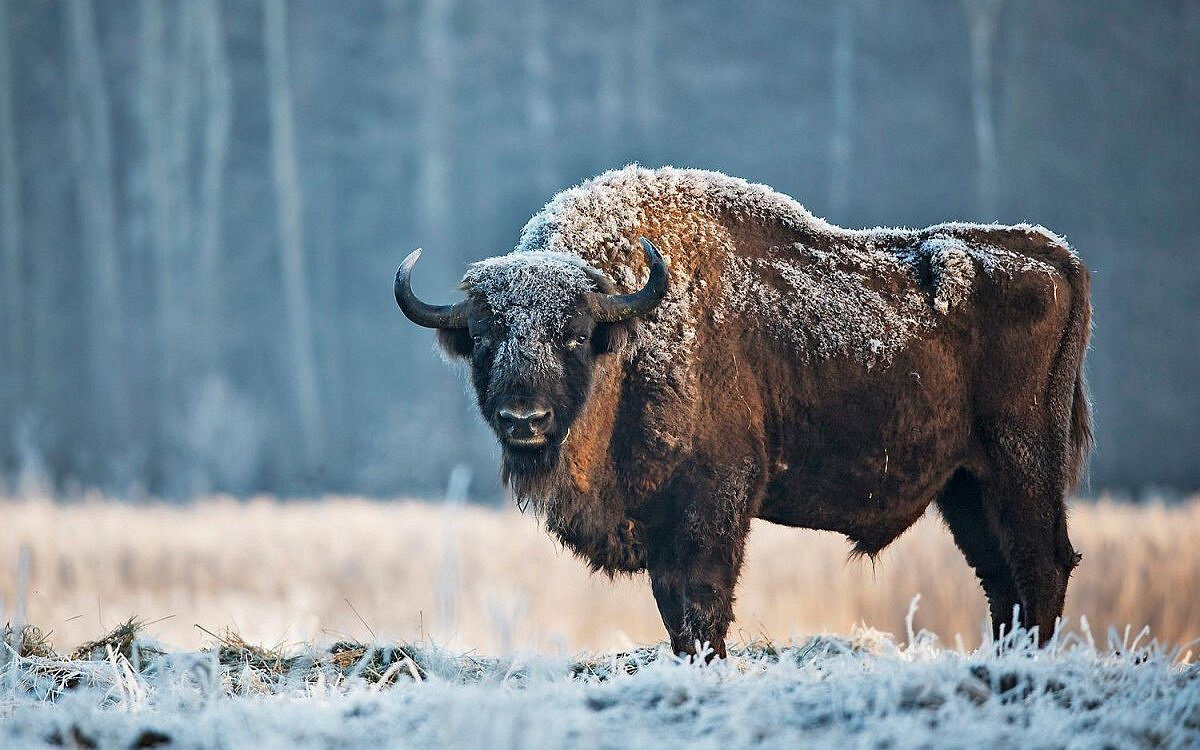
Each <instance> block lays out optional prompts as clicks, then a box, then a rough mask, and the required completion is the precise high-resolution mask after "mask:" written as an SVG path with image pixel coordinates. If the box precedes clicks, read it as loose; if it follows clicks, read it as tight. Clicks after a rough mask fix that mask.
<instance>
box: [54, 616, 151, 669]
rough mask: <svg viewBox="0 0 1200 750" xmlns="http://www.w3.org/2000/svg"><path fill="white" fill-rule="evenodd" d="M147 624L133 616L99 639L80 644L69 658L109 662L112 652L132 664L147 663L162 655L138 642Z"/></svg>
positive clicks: (71, 659) (72, 659)
mask: <svg viewBox="0 0 1200 750" xmlns="http://www.w3.org/2000/svg"><path fill="white" fill-rule="evenodd" d="M147 624H148V623H146V622H145V621H143V620H139V619H138V618H137V617H136V616H132V617H130V618H129V619H128V620H126V621H125V622H123V623H121V624H120V625H117V626H116V627H115V628H113V629H112V630H110V631H108V632H107V633H105V634H104V635H102V636H100V637H99V638H97V639H95V640H92V641H87V642H85V643H81V644H79V646H77V647H76V648H75V650H74V651H72V652H71V653H70V654H69V655H68V657H67V658H68V659H69V660H70V661H107V660H108V659H109V658H110V657H109V651H110V650H111V651H112V653H114V654H117V655H120V656H124V657H125V658H126V659H128V660H129V661H130V662H134V663H137V662H141V663H147V662H149V661H150V660H153V658H154V657H157V656H159V655H161V654H162V651H161V650H160V649H158V648H155V647H154V646H151V645H148V644H146V643H139V642H138V635H139V634H140V633H141V632H142V630H144V629H145V627H146V625H147Z"/></svg>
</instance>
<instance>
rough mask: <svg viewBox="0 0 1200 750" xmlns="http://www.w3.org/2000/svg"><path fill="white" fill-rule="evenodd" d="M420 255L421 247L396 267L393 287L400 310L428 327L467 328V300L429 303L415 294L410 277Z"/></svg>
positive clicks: (414, 320) (415, 321) (418, 323)
mask: <svg viewBox="0 0 1200 750" xmlns="http://www.w3.org/2000/svg"><path fill="white" fill-rule="evenodd" d="M420 257H421V251H420V249H417V250H413V251H412V252H411V253H410V254H409V256H408V257H407V258H405V259H404V262H403V263H401V264H400V268H398V269H396V283H395V285H394V286H393V289H394V291H395V292H396V304H397V305H400V311H401V312H403V313H404V315H405V317H407V318H408V319H409V320H411V321H412V322H414V323H416V324H417V325H419V326H424V327H426V328H466V327H467V306H468V303H467V300H463V301H462V302H459V303H458V304H455V305H427V304H425V303H424V302H422V301H421V300H419V299H417V295H415V294H413V290H412V284H410V283H409V277H410V276H412V269H413V266H415V265H416V264H417V258H420Z"/></svg>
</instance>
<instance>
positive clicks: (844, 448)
mask: <svg viewBox="0 0 1200 750" xmlns="http://www.w3.org/2000/svg"><path fill="white" fill-rule="evenodd" d="M960 357H961V353H960V352H958V351H956V350H955V348H953V347H951V346H949V345H948V344H947V343H946V342H945V341H942V340H939V339H934V340H927V341H922V342H919V343H917V344H916V345H914V346H912V347H910V348H909V349H908V350H907V351H906V352H905V353H904V354H902V355H901V356H899V357H897V359H896V360H894V361H893V362H892V363H890V364H889V365H888V366H887V367H883V368H873V369H870V370H867V369H864V368H862V367H861V366H860V365H856V364H855V363H851V362H845V361H830V362H827V363H823V364H821V365H819V366H817V367H813V368H805V371H804V372H802V373H799V374H798V378H799V379H800V381H801V382H800V387H799V388H798V390H799V393H798V394H797V398H796V399H795V402H794V404H792V405H791V407H792V408H790V409H788V408H786V407H785V409H784V410H783V412H782V413H781V414H780V415H779V424H778V426H777V432H778V445H779V450H778V451H777V456H778V458H777V460H776V461H775V466H774V467H773V468H774V471H773V472H772V478H771V482H770V484H769V486H768V489H767V495H766V497H765V498H764V502H763V505H762V507H761V509H760V512H759V517H761V518H763V519H765V520H768V521H772V522H774V523H780V524H784V525H788V526H800V527H805V528H814V529H826V530H830V531H836V532H840V533H843V534H846V535H847V536H849V537H850V538H851V539H852V540H854V541H855V542H856V543H857V544H858V549H859V550H861V551H865V552H868V553H872V552H875V551H878V550H879V549H882V548H883V547H885V546H886V545H887V544H888V543H890V542H891V541H892V540H893V539H895V538H896V537H897V536H898V535H899V534H900V533H901V532H903V531H904V530H905V529H907V528H908V527H909V526H911V525H912V523H913V522H915V521H916V520H917V518H919V517H920V516H921V514H922V513H923V512H924V510H925V508H926V507H927V506H928V505H929V503H930V502H931V501H932V499H933V497H934V495H935V494H936V493H937V492H938V490H940V489H941V488H942V486H944V485H945V483H946V482H947V481H948V480H949V478H950V476H951V474H952V473H953V472H954V470H955V468H956V467H957V466H959V465H960V464H961V463H962V462H963V461H964V459H965V458H966V453H967V449H968V448H967V446H968V443H969V436H970V424H971V419H970V412H969V406H968V395H967V388H966V384H965V378H964V377H963V367H962V364H961V362H960ZM818 394H819V398H818V397H817V395H818Z"/></svg>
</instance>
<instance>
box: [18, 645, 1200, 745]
mask: <svg viewBox="0 0 1200 750" xmlns="http://www.w3.org/2000/svg"><path fill="white" fill-rule="evenodd" d="M1082 633H1083V634H1082V635H1080V634H1069V635H1066V636H1062V637H1059V638H1058V639H1056V641H1055V642H1054V644H1053V645H1052V646H1051V647H1050V648H1048V649H1046V650H1038V649H1035V648H1032V647H1031V646H1030V645H1029V642H1028V639H1027V638H1025V636H1024V634H1021V633H1018V634H1017V636H1016V637H1015V638H1012V639H1010V640H1009V641H1008V642H1007V643H1005V644H1001V645H1000V646H996V645H991V646H988V647H985V648H984V649H981V650H979V651H970V652H967V651H962V650H959V649H950V648H945V647H943V646H941V645H939V644H938V643H937V642H936V639H934V638H933V637H932V636H930V635H928V634H926V633H919V634H917V635H916V636H915V637H910V638H909V639H908V640H909V642H910V643H911V645H908V646H902V645H898V644H897V642H896V641H895V640H894V639H893V638H891V637H890V636H887V635H885V634H881V633H878V632H877V631H872V630H861V631H858V632H856V633H855V634H853V635H851V636H850V637H849V638H841V637H835V636H819V637H815V638H810V639H808V640H806V641H802V642H798V643H795V644H792V645H789V646H786V647H779V648H776V647H775V646H773V645H771V644H767V643H759V644H757V645H753V646H746V647H743V648H740V649H734V650H733V654H732V656H731V658H730V659H729V660H727V661H724V662H714V663H712V664H709V665H707V666H705V665H703V664H700V663H687V662H684V661H682V660H679V659H677V658H675V657H673V656H671V655H670V654H668V653H666V652H665V651H664V650H662V649H661V648H658V649H643V650H639V651H635V652H632V653H626V654H612V655H599V656H592V657H585V658H576V659H566V658H547V657H539V656H531V655H524V656H514V657H510V658H504V659H480V658H473V657H471V656H469V655H467V656H463V655H453V654H450V653H448V652H446V651H444V650H441V649H438V648H436V647H432V646H425V647H413V646H404V647H397V646H392V647H388V648H375V647H370V646H366V647H364V646H363V645H362V644H345V643H343V644H336V645H334V646H331V647H326V648H325V649H323V650H320V651H312V650H310V651H308V652H305V653H298V652H293V653H289V654H286V655H285V654H281V653H277V652H270V651H265V650H263V649H258V648H254V647H251V646H247V645H246V644H243V643H241V642H240V641H239V640H237V639H236V636H230V635H226V636H222V637H220V641H219V646H215V647H214V648H211V649H208V650H205V651H198V652H174V653H171V652H167V653H161V654H160V653H158V652H157V651H155V650H154V648H155V647H154V645H153V644H152V643H148V642H143V641H137V640H136V639H135V640H133V643H134V644H137V645H134V646H132V647H131V645H130V639H128V638H127V639H124V640H122V639H121V638H110V639H109V640H107V641H101V642H97V643H94V644H88V645H87V646H85V647H82V648H81V649H78V650H77V651H76V652H75V653H74V654H73V655H72V658H71V659H68V658H66V657H58V656H55V655H53V654H51V653H46V652H45V651H44V650H42V649H39V648H37V647H36V645H37V644H33V645H32V646H30V645H28V644H27V645H26V646H25V647H22V646H21V645H20V644H17V643H12V642H13V638H11V637H10V638H9V641H10V647H8V648H6V654H7V657H6V658H5V659H4V666H3V667H2V669H0V747H5V748H16V747H43V746H48V747H61V746H67V747H118V748H125V747H154V746H164V747H167V746H169V747H185V748H186V747H197V748H200V747H203V748H210V747H221V748H234V747H262V748H272V747H279V748H284V747H289V748H290V747H397V748H406V747H434V746H436V747H454V748H460V747H461V748H506V747H510V748H546V747H572V748H590V747H596V748H643V747H660V746H674V747H680V746H685V747H688V748H689V750H701V749H702V748H728V747H742V746H745V747H795V746H797V745H801V746H804V747H837V748H839V749H842V748H891V749H895V750H900V749H902V748H924V747H948V748H956V747H964V748H966V747H971V748H980V747H984V748H987V747H1021V748H1042V747H1045V748H1060V747H1061V748H1102V747H1113V748H1125V747H1135V748H1137V747H1147V748H1185V747H1197V746H1200V667H1198V666H1197V665H1195V664H1190V663H1189V662H1190V654H1188V653H1187V652H1181V651H1180V650H1178V649H1175V650H1170V651H1168V650H1166V649H1164V648H1162V647H1160V646H1158V645H1157V644H1154V643H1151V644H1143V643H1139V642H1137V641H1138V639H1136V638H1131V637H1130V634H1129V633H1125V634H1116V633H1110V634H1109V638H1108V643H1107V644H1105V645H1097V644H1095V643H1093V641H1092V639H1091V637H1090V635H1088V633H1087V630H1086V624H1085V627H1084V630H1083V631H1082ZM18 652H20V653H22V654H24V656H20V657H18V656H16V654H17V653H18Z"/></svg>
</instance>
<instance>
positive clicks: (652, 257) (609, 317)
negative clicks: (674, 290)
mask: <svg viewBox="0 0 1200 750" xmlns="http://www.w3.org/2000/svg"><path fill="white" fill-rule="evenodd" d="M641 240H642V250H644V251H646V265H647V266H649V267H650V278H649V279H647V280H646V286H644V287H642V289H641V291H637V292H634V293H633V294H600V293H599V292H592V302H593V304H594V305H595V309H596V320H597V321H599V322H601V323H616V322H618V321H622V320H629V319H630V318H636V317H637V316H639V315H644V314H646V313H648V312H650V311H651V310H653V309H654V308H655V307H657V306H658V303H659V302H662V301H663V297H666V296H667V264H666V261H664V260H663V257H662V254H661V253H659V252H658V248H656V247H655V246H654V244H653V243H652V242H650V240H648V239H646V238H645V237H642V238H641Z"/></svg>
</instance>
